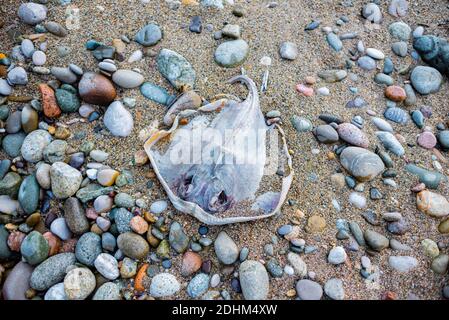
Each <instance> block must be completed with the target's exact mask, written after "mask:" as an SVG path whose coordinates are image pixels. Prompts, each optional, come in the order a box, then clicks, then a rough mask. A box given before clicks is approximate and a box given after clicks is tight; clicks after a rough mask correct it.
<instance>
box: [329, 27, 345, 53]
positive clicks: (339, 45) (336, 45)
mask: <svg viewBox="0 0 449 320" xmlns="http://www.w3.org/2000/svg"><path fill="white" fill-rule="evenodd" d="M326 40H327V43H329V45H330V46H331V48H332V49H334V51H336V52H339V51H341V50H342V49H343V42H341V40H340V38H339V37H338V36H337V35H336V34H335V33H333V32H330V33H328V34H327V36H326Z"/></svg>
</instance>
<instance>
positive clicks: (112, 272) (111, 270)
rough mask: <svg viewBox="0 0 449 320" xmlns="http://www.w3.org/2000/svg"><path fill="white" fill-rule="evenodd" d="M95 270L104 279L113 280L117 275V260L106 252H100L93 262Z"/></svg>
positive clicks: (118, 273)
mask: <svg viewBox="0 0 449 320" xmlns="http://www.w3.org/2000/svg"><path fill="white" fill-rule="evenodd" d="M94 265H95V268H96V269H97V271H98V272H99V273H100V274H101V275H102V276H103V277H105V278H106V279H109V280H115V279H117V278H118V277H119V275H120V272H119V269H118V263H117V260H116V259H115V258H114V257H113V256H111V255H110V254H107V253H100V254H99V255H98V256H97V258H96V259H95V262H94Z"/></svg>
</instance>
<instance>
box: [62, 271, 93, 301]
mask: <svg viewBox="0 0 449 320" xmlns="http://www.w3.org/2000/svg"><path fill="white" fill-rule="evenodd" d="M95 286H96V280H95V276H94V274H93V273H92V271H90V270H89V269H88V268H74V269H72V270H70V271H69V272H68V273H67V275H66V276H65V278H64V291H65V293H66V295H67V298H68V299H69V300H84V299H86V298H87V297H88V296H89V295H90V294H91V293H92V292H93V291H94V290H95Z"/></svg>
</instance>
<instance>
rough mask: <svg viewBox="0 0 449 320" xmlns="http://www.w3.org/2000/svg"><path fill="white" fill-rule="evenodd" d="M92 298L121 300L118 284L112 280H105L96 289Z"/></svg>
mask: <svg viewBox="0 0 449 320" xmlns="http://www.w3.org/2000/svg"><path fill="white" fill-rule="evenodd" d="M92 300H106V301H112V300H121V295H120V289H119V286H118V285H117V284H115V283H113V282H106V283H105V284H103V285H101V286H100V287H99V288H98V289H97V291H96V292H95V294H94V296H93V297H92Z"/></svg>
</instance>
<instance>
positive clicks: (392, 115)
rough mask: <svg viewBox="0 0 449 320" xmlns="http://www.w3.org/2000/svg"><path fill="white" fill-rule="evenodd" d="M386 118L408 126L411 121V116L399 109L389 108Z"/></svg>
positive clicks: (386, 111)
mask: <svg viewBox="0 0 449 320" xmlns="http://www.w3.org/2000/svg"><path fill="white" fill-rule="evenodd" d="M384 117H385V118H386V119H387V120H390V121H393V122H396V123H399V124H407V123H408V122H409V120H410V116H409V114H408V113H407V111H405V110H404V109H401V108H398V107H392V108H387V110H385V112H384Z"/></svg>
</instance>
